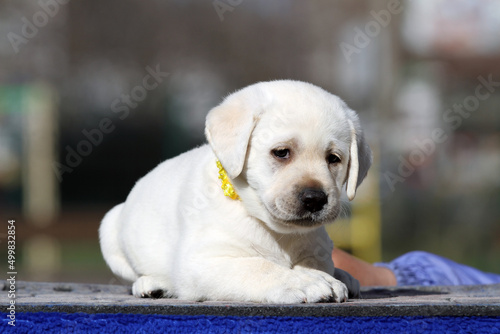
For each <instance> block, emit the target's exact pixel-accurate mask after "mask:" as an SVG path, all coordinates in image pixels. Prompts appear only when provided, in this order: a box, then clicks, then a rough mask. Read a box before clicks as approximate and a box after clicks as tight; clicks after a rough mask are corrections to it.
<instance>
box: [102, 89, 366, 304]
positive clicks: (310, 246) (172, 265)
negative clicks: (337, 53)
mask: <svg viewBox="0 0 500 334" xmlns="http://www.w3.org/2000/svg"><path fill="white" fill-rule="evenodd" d="M206 136H207V139H208V142H209V144H210V145H205V146H202V147H199V148H196V149H194V150H192V151H189V152H187V153H184V154H182V155H180V156H178V157H176V158H173V159H170V160H167V161H165V162H163V163H161V164H160V165H159V166H158V167H156V168H155V169H154V170H153V171H151V172H150V173H149V174H147V175H146V176H145V177H143V178H142V179H140V180H139V181H138V182H137V184H136V185H135V187H134V188H133V189H132V191H131V193H130V195H129V196H128V198H127V200H126V201H125V202H124V203H122V204H119V205H117V206H116V207H114V208H113V209H112V210H111V211H109V212H108V213H107V214H106V216H105V217H104V219H103V221H102V223H101V227H100V230H99V233H100V242H101V248H102V252H103V255H104V258H105V260H106V262H107V264H108V265H109V267H110V268H111V270H112V271H113V272H114V273H115V274H116V275H118V276H120V277H122V278H124V279H126V280H130V281H132V282H134V283H133V286H132V290H133V294H134V295H136V296H138V297H152V296H153V297H155V296H156V297H157V296H173V297H177V298H180V299H187V300H234V301H253V302H263V303H300V302H304V301H306V302H317V301H324V300H334V301H337V302H341V301H344V300H346V299H347V298H348V293H349V294H350V295H351V296H356V295H358V292H359V283H358V282H357V281H356V280H355V279H353V278H352V277H351V276H350V275H348V274H347V273H345V272H343V271H341V270H338V269H334V265H333V262H332V260H331V252H332V248H333V244H332V242H331V241H330V239H329V238H328V235H327V234H326V232H325V230H324V227H323V225H324V224H326V223H330V222H332V221H333V220H334V219H335V218H336V217H337V215H338V214H339V211H340V199H339V198H340V195H341V189H342V186H343V185H344V184H346V188H347V195H348V197H349V198H350V199H352V198H353V197H354V195H355V191H356V188H357V186H358V185H359V184H360V183H361V181H362V180H363V178H364V177H365V175H366V173H367V171H368V168H369V167H370V164H371V151H370V149H369V147H368V146H367V144H366V142H365V140H364V137H363V134H362V131H361V128H360V126H359V121H358V118H357V116H356V114H355V113H354V111H352V110H351V109H349V108H348V107H347V106H346V104H345V103H344V102H342V101H341V100H340V99H339V98H338V97H336V96H334V95H332V94H330V93H328V92H326V91H324V90H323V89H321V88H319V87H316V86H314V85H311V84H308V83H304V82H298V81H287V80H283V81H272V82H261V83H257V84H254V85H252V86H249V87H246V88H244V89H242V90H240V91H237V92H236V93H234V94H231V95H230V96H228V97H227V98H226V99H225V100H224V101H223V102H222V103H221V104H220V105H219V106H217V107H215V108H214V109H212V110H211V111H210V113H209V114H208V116H207V122H206ZM276 150H278V151H279V150H281V151H280V152H282V153H283V152H287V153H289V154H288V156H287V157H285V158H280V157H277V156H276V154H274V152H276ZM332 155H334V156H335V157H338V158H339V160H336V161H333V160H329V159H331V158H332ZM217 159H219V160H220V161H221V163H222V165H223V166H224V167H225V169H226V171H227V173H228V175H229V177H230V178H231V180H232V183H233V184H234V187H235V189H236V192H237V193H238V194H239V196H240V198H241V200H231V199H229V198H228V197H225V196H224V194H223V191H222V189H220V180H218V169H217V166H216V164H215V161H216V160H217ZM334 160H335V159H334ZM304 189H316V190H318V189H319V190H321V191H322V192H324V194H325V195H326V197H327V201H326V203H324V206H320V210H306V209H304V203H303V202H302V201H301V199H300V198H301V194H302V192H303V191H304ZM340 280H341V281H342V282H341V281H340ZM346 285H347V287H346ZM348 290H349V292H348Z"/></svg>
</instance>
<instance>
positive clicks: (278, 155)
mask: <svg viewBox="0 0 500 334" xmlns="http://www.w3.org/2000/svg"><path fill="white" fill-rule="evenodd" d="M205 132H206V136H207V139H208V141H209V143H210V145H211V146H212V149H213V150H214V153H215V155H216V156H217V158H218V159H219V160H220V161H221V163H222V165H223V166H224V167H225V169H226V171H227V173H228V175H229V177H230V178H231V179H232V181H233V184H234V186H235V188H236V191H237V193H238V194H239V196H240V198H241V199H242V201H243V204H244V205H245V207H246V208H247V210H248V212H249V214H251V215H252V216H254V217H256V218H258V219H260V220H262V221H263V222H264V223H266V224H267V225H268V226H269V227H270V228H271V229H273V230H275V231H277V232H280V233H294V232H304V231H308V230H310V229H312V228H316V227H318V226H320V225H322V224H324V223H328V222H332V221H333V220H334V219H335V218H336V217H337V215H338V214H339V211H340V195H341V191H342V186H343V185H344V184H346V189H347V196H348V198H349V199H350V200H352V199H353V198H354V196H355V194H356V188H357V187H358V186H359V184H360V183H361V181H362V180H363V179H364V177H365V176H366V173H367V172H368V169H369V167H370V165H371V159H372V155H371V150H370V148H369V147H368V145H367V144H366V142H365V139H364V136H363V133H362V131H361V128H360V125H359V120H358V117H357V115H356V114H355V112H354V111H352V110H351V109H349V108H348V107H347V105H346V104H345V103H344V102H343V101H342V100H340V99H339V98H338V97H336V96H335V95H332V94H330V93H328V92H326V91H324V90H323V89H321V88H319V87H316V86H314V85H311V84H308V83H304V82H299V81H288V80H283V81H272V82H261V83H257V84H254V85H252V86H249V87H246V88H244V89H242V90H240V91H237V92H236V93H233V94H231V95H229V96H228V97H227V98H226V99H225V100H224V101H223V102H222V103H221V104H220V105H219V106H217V107H215V108H214V109H212V110H211V111H210V113H209V114H208V116H207V122H206V130H205Z"/></svg>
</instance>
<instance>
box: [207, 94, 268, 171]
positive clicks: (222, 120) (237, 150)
mask: <svg viewBox="0 0 500 334" xmlns="http://www.w3.org/2000/svg"><path fill="white" fill-rule="evenodd" d="M250 93H252V92H251V91H250V92H249V91H248V87H247V88H246V89H243V90H242V91H239V92H236V93H233V94H232V95H230V96H228V97H227V98H226V99H225V100H224V101H223V102H222V103H221V104H220V105H219V106H217V107H215V108H213V109H212V110H210V112H209V113H208V115H207V120H206V123H205V135H206V137H207V140H208V143H209V144H210V146H212V149H213V151H214V153H215V155H216V156H217V158H218V159H219V160H220V162H221V164H222V166H223V167H224V169H225V170H226V172H227V174H228V176H229V178H231V179H234V178H235V177H237V176H238V175H240V173H241V171H242V170H243V165H244V163H245V157H246V153H247V148H248V143H249V141H250V136H251V135H252V131H253V129H254V127H255V124H256V123H257V120H258V118H259V115H260V112H261V110H262V109H261V108H260V107H259V106H258V105H256V103H255V102H254V101H256V100H257V101H258V100H259V99H258V98H259V96H249V95H254V94H250ZM256 95H259V94H256Z"/></svg>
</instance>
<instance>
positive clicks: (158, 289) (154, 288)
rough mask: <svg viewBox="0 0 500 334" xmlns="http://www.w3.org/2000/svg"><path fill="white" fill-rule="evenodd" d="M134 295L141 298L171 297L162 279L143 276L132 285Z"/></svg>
mask: <svg viewBox="0 0 500 334" xmlns="http://www.w3.org/2000/svg"><path fill="white" fill-rule="evenodd" d="M132 294H133V295H134V296H136V297H139V298H164V297H169V295H168V292H167V290H166V289H165V286H164V284H163V282H162V280H161V279H157V278H155V277H152V276H141V277H139V278H138V279H137V281H135V282H134V284H133V285H132Z"/></svg>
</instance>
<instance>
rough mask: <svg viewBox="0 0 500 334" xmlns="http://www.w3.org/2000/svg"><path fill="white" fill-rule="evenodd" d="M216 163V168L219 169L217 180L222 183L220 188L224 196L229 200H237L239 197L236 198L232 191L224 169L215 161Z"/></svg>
mask: <svg viewBox="0 0 500 334" xmlns="http://www.w3.org/2000/svg"><path fill="white" fill-rule="evenodd" d="M216 163H217V167H218V168H219V179H220V180H221V181H222V185H221V188H222V190H224V195H226V196H227V197H229V198H231V199H234V200H239V199H240V196H238V194H237V193H236V191H235V190H234V187H233V185H232V184H231V181H230V180H229V177H228V176H227V173H226V170H225V169H224V167H222V164H221V163H220V161H219V160H217V161H216Z"/></svg>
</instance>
